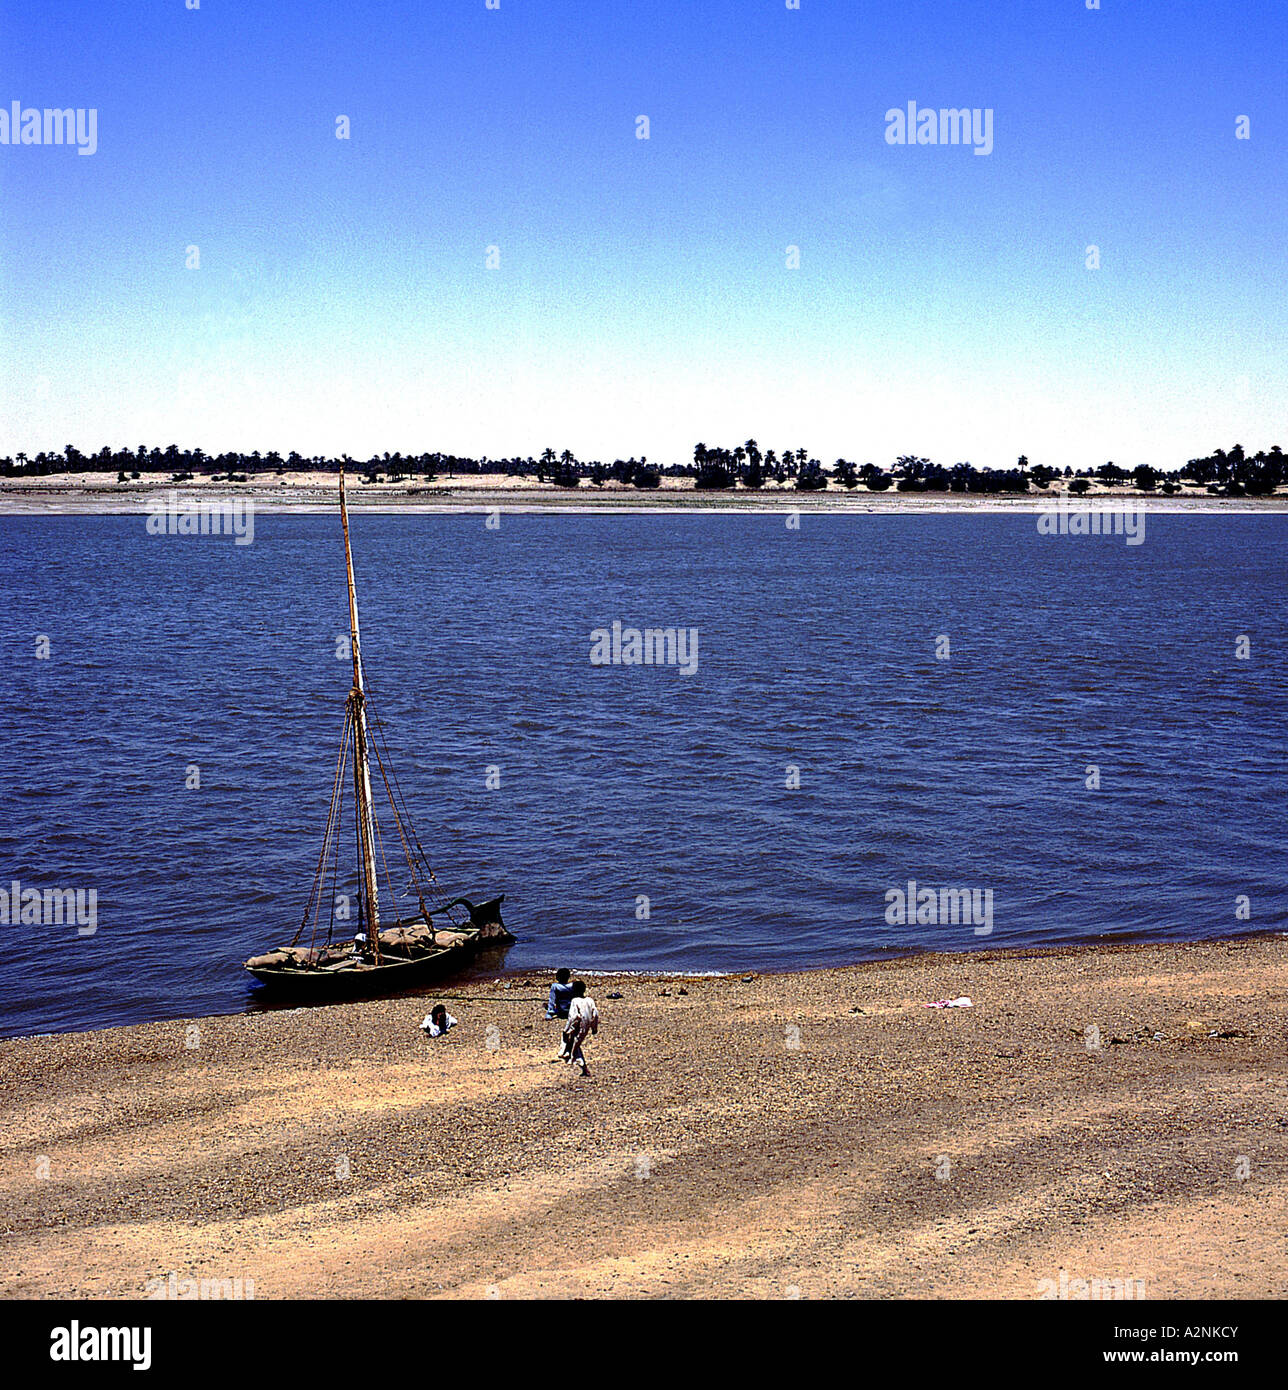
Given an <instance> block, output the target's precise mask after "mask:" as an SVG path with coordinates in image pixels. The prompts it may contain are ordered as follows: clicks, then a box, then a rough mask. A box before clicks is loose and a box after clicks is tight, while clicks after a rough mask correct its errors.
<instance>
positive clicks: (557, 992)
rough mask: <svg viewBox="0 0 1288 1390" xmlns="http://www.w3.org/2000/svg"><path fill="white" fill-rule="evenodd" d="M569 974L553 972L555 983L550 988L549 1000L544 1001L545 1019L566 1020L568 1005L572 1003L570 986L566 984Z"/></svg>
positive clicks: (565, 971)
mask: <svg viewBox="0 0 1288 1390" xmlns="http://www.w3.org/2000/svg"><path fill="white" fill-rule="evenodd" d="M570 973H571V972H570V971H567V970H556V971H555V982H554V984H552V985H551V986H550V998H549V999H547V1000H546V1017H547V1018H567V1017H568V1005H569V1004H571V1003H572V986H571V985H570V984H569V983H568V976H569V974H570Z"/></svg>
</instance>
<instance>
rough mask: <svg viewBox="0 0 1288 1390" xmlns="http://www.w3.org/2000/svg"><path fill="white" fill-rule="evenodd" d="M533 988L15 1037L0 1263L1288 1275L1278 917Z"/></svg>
mask: <svg viewBox="0 0 1288 1390" xmlns="http://www.w3.org/2000/svg"><path fill="white" fill-rule="evenodd" d="M543 985H544V982H543V981H540V980H538V979H537V978H536V977H530V978H529V979H528V980H526V981H525V980H524V979H523V978H521V977H518V978H514V979H512V980H510V981H509V982H508V987H506V984H505V983H504V982H500V981H497V982H492V981H487V982H484V983H481V984H478V985H473V986H470V987H468V988H466V989H463V990H462V989H460V988H456V989H451V988H450V987H449V988H448V989H447V990H446V991H445V992H447V993H450V994H453V995H456V996H460V995H463V996H465V997H453V998H451V999H450V1001H449V1007H450V1008H451V1011H452V1012H453V1014H455V1016H456V1017H457V1018H458V1019H459V1020H460V1025H459V1027H458V1028H456V1029H454V1030H453V1032H452V1033H451V1034H449V1035H448V1037H447V1038H446V1039H443V1040H441V1041H430V1040H428V1039H426V1038H425V1037H423V1036H422V1035H421V1034H420V1033H419V1032H418V1031H417V1028H416V1025H417V1023H418V1022H419V1021H420V1018H421V1017H422V1016H423V1014H424V1012H425V1010H426V1006H427V1002H428V1001H427V1000H424V999H401V1000H388V1001H376V1002H369V1003H353V1004H343V1005H336V1006H333V1007H329V1008H325V1009H310V1010H296V1011H291V1012H285V1011H282V1012H260V1013H251V1014H245V1015H238V1016H233V1017H220V1018H212V1019H206V1020H199V1021H188V1020H185V1021H179V1022H173V1023H156V1024H148V1025H142V1026H136V1027H129V1028H119V1029H111V1030H106V1031H102V1032H96V1033H85V1034H67V1035H59V1036H54V1037H49V1038H43V1039H34V1038H24V1039H12V1040H9V1041H6V1042H4V1043H0V1086H2V1087H3V1094H4V1096H5V1113H4V1118H3V1121H2V1123H0V1228H2V1229H3V1232H4V1235H3V1245H2V1247H0V1280H2V1284H0V1287H2V1288H3V1291H4V1293H5V1295H6V1296H9V1297H72V1296H90V1297H116V1298H120V1297H126V1298H129V1297H141V1296H143V1295H144V1294H145V1293H146V1292H147V1291H148V1289H149V1281H150V1280H151V1281H160V1280H166V1281H168V1279H169V1275H170V1274H171V1272H173V1273H174V1274H175V1275H176V1276H177V1278H178V1279H186V1278H193V1279H197V1280H201V1279H210V1280H233V1281H237V1280H240V1281H242V1283H241V1285H240V1286H239V1287H240V1288H241V1289H242V1290H245V1289H246V1288H247V1281H251V1286H252V1287H253V1293H254V1296H255V1297H256V1298H280V1297H313V1298H317V1297H351V1296H367V1297H385V1296H396V1295H410V1296H416V1297H420V1296H428V1297H436V1296H444V1297H500V1298H518V1297H533V1296H536V1297H603V1296H610V1297H612V1296H616V1297H624V1296H654V1297H655V1296H663V1297H666V1296H672V1297H695V1296H696V1297H709V1296H720V1297H734V1298H749V1297H769V1298H779V1297H787V1298H792V1297H805V1298H810V1297H830V1296H858V1297H865V1298H871V1297H934V1298H962V1297H967V1298H977V1297H984V1298H994V1297H1001V1298H1015V1299H1033V1298H1038V1297H1042V1296H1057V1297H1058V1296H1078V1295H1079V1294H1080V1293H1084V1292H1091V1293H1092V1294H1093V1295H1095V1294H1109V1295H1112V1294H1113V1293H1124V1292H1125V1293H1127V1294H1128V1295H1130V1296H1132V1297H1138V1296H1143V1297H1145V1298H1166V1297H1182V1298H1208V1297H1222V1298H1224V1297H1251V1296H1259V1297H1283V1296H1284V1294H1285V1292H1288V1088H1285V1084H1284V1083H1285V1074H1286V1071H1288V1067H1286V1063H1288V1027H1286V1026H1285V1018H1286V1016H1288V941H1286V940H1284V939H1282V938H1280V937H1257V938H1248V939H1244V940H1242V941H1238V942H1226V943H1207V944H1199V945H1185V946H1160V945H1142V946H1106V947H1092V948H1085V949H1077V950H1067V951H1065V950H1062V951H1056V952H1045V953H1044V952H992V953H987V954H984V955H976V956H944V955H940V956H920V957H913V958H908V959H903V960H896V961H892V962H887V963H881V964H873V965H863V966H855V967H850V968H845V969H837V970H824V971H814V972H808V973H800V974H791V975H761V976H756V977H755V978H753V979H750V980H747V981H745V980H743V979H742V978H740V977H734V978H720V979H691V980H684V981H677V980H675V979H670V980H651V979H641V978H638V977H622V978H618V979H610V978H598V979H595V980H594V981H593V982H592V992H593V993H594V994H595V995H596V996H597V998H598V1000H599V1004H600V1009H601V1012H602V1014H603V1017H604V1026H603V1028H602V1030H601V1032H600V1035H599V1037H598V1038H597V1039H595V1040H594V1041H593V1042H592V1044H591V1046H590V1049H589V1053H590V1063H591V1070H592V1075H591V1076H590V1077H589V1078H586V1079H582V1078H580V1077H577V1076H574V1075H573V1074H571V1073H570V1071H569V1069H568V1068H567V1067H566V1066H564V1065H561V1064H557V1063H552V1062H551V1060H550V1059H551V1058H552V1057H553V1055H554V1051H555V1045H556V1033H555V1029H556V1025H555V1024H548V1023H546V1022H545V1020H544V1016H543V1015H544V1011H543V1009H542V1008H541V1005H540V1004H539V1003H537V1002H535V1001H536V1000H537V998H538V997H539V996H540V995H542V994H543ZM682 991H683V992H682ZM612 994H620V995H621V996H622V997H621V998H619V999H612V998H609V997H608V996H610V995H612ZM961 995H969V996H970V997H971V999H972V1000H973V1005H974V1006H973V1007H972V1008H969V1009H966V1008H962V1009H942V1010H941V1009H931V1008H926V1007H925V1004H926V1003H927V1002H928V1001H932V1000H938V999H943V998H947V997H956V996H961ZM1078 1281H1086V1283H1085V1284H1080V1283H1079V1282H1078ZM1092 1281H1105V1282H1101V1283H1093V1282H1092ZM151 1287H152V1288H153V1289H155V1288H157V1287H158V1284H157V1283H155V1282H154V1283H153V1284H152V1285H151Z"/></svg>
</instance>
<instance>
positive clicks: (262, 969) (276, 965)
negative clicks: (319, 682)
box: [246, 469, 514, 998]
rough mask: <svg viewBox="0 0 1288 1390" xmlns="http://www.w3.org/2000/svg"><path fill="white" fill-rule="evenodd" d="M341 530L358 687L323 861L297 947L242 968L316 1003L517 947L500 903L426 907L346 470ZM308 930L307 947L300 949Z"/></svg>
mask: <svg viewBox="0 0 1288 1390" xmlns="http://www.w3.org/2000/svg"><path fill="white" fill-rule="evenodd" d="M340 524H341V527H342V529H343V531H344V560H345V567H346V570H347V572H348V577H349V640H350V645H351V647H352V654H353V686H352V688H351V689H350V691H349V695H348V698H347V699H346V701H345V720H344V735H343V737H342V739H341V743H340V754H339V757H338V759H337V763H336V772H335V782H334V784H333V786H332V790H331V809H330V812H329V814H328V816H327V825H326V833H325V834H324V836H323V839H322V853H321V855H320V856H319V858H318V867H317V871H316V873H315V874H314V877H313V887H312V889H311V890H310V893H309V899H308V902H307V903H306V904H305V908H304V916H303V918H302V919H301V921H300V926H299V929H298V930H297V931H296V933H295V936H294V938H293V940H292V941H291V944H290V945H289V946H279V947H277V949H276V950H272V951H269V952H267V953H266V954H264V955H260V956H252V957H251V959H250V960H248V961H247V962H246V969H247V970H249V971H250V973H251V974H252V975H254V976H255V978H256V979H257V980H259V981H261V982H262V983H263V984H265V985H267V986H268V987H270V988H271V989H273V990H275V991H277V992H280V993H290V994H293V995H298V996H302V997H316V998H325V997H331V996H339V995H347V994H358V993H362V994H367V993H377V992H386V991H390V990H397V989H403V988H405V987H407V986H412V985H416V984H419V983H420V982H421V981H427V980H430V979H433V978H435V977H438V976H442V975H444V974H447V973H450V972H451V971H453V970H456V969H459V968H460V967H461V966H463V965H465V964H467V963H468V961H469V959H470V958H471V957H472V956H473V955H474V954H475V953H476V952H477V951H479V950H480V949H481V948H483V947H487V946H499V945H504V944H505V943H507V942H510V941H513V940H514V937H513V936H511V935H510V933H509V932H508V931H507V930H506V927H505V924H504V923H503V922H502V921H501V903H502V902H503V901H504V895H502V896H500V897H495V898H490V899H488V900H487V901H486V902H482V903H479V904H477V905H476V904H475V903H472V902H471V901H470V900H469V899H468V898H459V897H458V898H452V899H451V900H450V901H448V902H445V903H442V904H441V905H440V906H437V907H434V908H430V907H429V906H427V904H426V901H425V895H426V892H434V893H437V892H438V891H440V890H439V889H438V881H437V879H436V878H435V877H434V871H433V869H432V868H430V865H429V861H428V859H427V857H426V855H425V851H424V849H423V848H422V847H421V843H420V840H419V838H418V837H417V835H416V832H415V830H414V828H413V827H412V824H411V820H410V817H409V816H408V814H407V806H406V802H405V801H404V800H403V798H402V792H401V789H400V788H399V786H398V780H397V777H396V776H395V774H394V772H393V769H392V767H391V766H390V764H389V757H388V751H389V750H388V747H387V746H386V745H385V743H384V737H383V729H382V726H381V724H380V720H379V718H378V717H377V716H376V715H375V713H374V711H373V710H372V709H371V701H370V697H369V696H368V693H367V686H366V672H365V669H364V667H363V663H362V645H361V641H360V637H359V632H358V597H357V590H356V588H355V586H354V581H353V551H352V549H351V548H350V545H349V513H348V509H347V508H346V506H345V500H344V470H343V469H341V471H340ZM369 713H370V714H371V719H370V720H369V719H368V714H369ZM373 726H374V732H375V735H376V737H375V738H374V739H373V737H372V734H373ZM372 752H374V753H375V756H376V767H377V770H378V772H379V774H380V777H381V780H382V782H383V784H384V789H385V791H386V793H387V796H388V801H389V808H390V810H391V811H392V813H393V821H394V825H395V827H396V828H397V831H398V838H399V841H400V842H401V846H402V850H403V856H404V858H405V859H406V862H407V868H408V870H409V872H410V875H411V879H410V883H409V884H408V885H407V888H406V890H405V892H406V893H409V894H414V896H415V899H416V903H417V905H418V910H417V911H414V912H412V913H410V914H409V915H408V916H406V917H405V918H404V917H399V916H398V915H397V913H396V912H395V914H394V916H393V917H392V918H391V919H390V920H388V921H385V922H382V921H381V915H380V902H381V886H380V882H379V875H378V873H377V860H378V859H379V861H380V863H381V865H382V866H383V868H384V871H385V886H386V887H387V888H388V890H389V895H388V901H389V903H391V904H394V903H396V900H397V894H396V893H395V891H394V887H393V882H392V879H391V878H390V875H389V867H388V861H387V860H386V858H385V853H384V843H383V840H382V838H381V834H380V823H379V820H378V819H377V816H376V807H375V800H374V798H373V796H372V790H371V785H372V778H371V753H372ZM350 760H352V768H351V775H352V779H353V798H354V822H355V830H356V840H357V852H358V860H359V864H358V867H359V875H358V892H357V919H356V924H357V931H356V933H355V934H354V935H353V937H352V939H346V936H345V934H346V933H347V930H348V927H349V926H351V925H352V924H353V919H352V918H349V919H348V920H347V921H345V922H344V926H343V930H342V931H341V933H340V935H341V938H342V939H340V940H337V939H336V936H337V916H338V914H337V911H336V903H337V894H336V886H337V875H338V862H339V851H340V841H341V838H342V836H341V822H342V820H343V814H342V813H343V809H344V807H343V803H344V790H345V785H346V782H347V780H348V777H347V776H346V771H347V765H348V764H349V762H350ZM328 882H329V886H328ZM324 906H325V907H326V911H325V913H324ZM324 917H325V921H324ZM310 924H311V925H312V930H311V934H310V938H309V944H308V945H307V946H304V945H301V944H300V943H301V941H302V939H303V937H304V934H305V932H306V931H307V930H309V928H310Z"/></svg>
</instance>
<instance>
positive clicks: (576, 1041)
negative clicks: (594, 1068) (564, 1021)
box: [559, 980, 599, 1076]
mask: <svg viewBox="0 0 1288 1390" xmlns="http://www.w3.org/2000/svg"><path fill="white" fill-rule="evenodd" d="M598 1032H599V1010H598V1009H597V1008H596V1007H595V1001H594V1000H593V999H592V998H591V997H590V995H588V994H587V993H586V982H585V980H574V981H573V982H572V1003H571V1004H570V1005H569V1006H568V1026H567V1027H566V1028H565V1029H564V1034H563V1041H564V1045H563V1051H562V1052H561V1053H560V1054H559V1055H560V1056H561V1057H564V1056H566V1059H567V1062H568V1065H569V1066H572V1065H573V1063H574V1062H575V1063H576V1064H577V1065H578V1066H579V1067H580V1068H581V1074H582V1075H583V1076H589V1075H590V1068H589V1067H588V1066H587V1065H586V1054H585V1053H584V1052H583V1051H582V1043H584V1042H585V1041H586V1039H587V1038H588V1037H590V1035H591V1034H592V1033H598Z"/></svg>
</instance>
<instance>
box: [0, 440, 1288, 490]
mask: <svg viewBox="0 0 1288 1390" xmlns="http://www.w3.org/2000/svg"><path fill="white" fill-rule="evenodd" d="M342 465H343V466H344V467H345V468H347V469H349V470H351V471H353V472H356V473H357V474H358V476H359V478H360V479H361V481H362V482H364V483H367V484H377V483H405V482H410V483H414V482H417V481H421V482H430V481H432V480H433V479H435V478H438V477H442V476H461V475H470V474H496V475H501V476H505V477H519V478H534V479H535V480H536V481H537V482H539V483H549V484H552V485H554V486H555V487H564V488H577V487H581V486H582V485H583V484H586V485H588V486H590V487H595V488H600V487H603V486H605V485H606V484H612V485H614V486H617V487H635V488H641V489H651V488H657V487H660V486H661V482H662V479H663V478H664V477H670V478H692V479H693V485H694V487H695V488H697V489H699V490H701V491H719V490H733V489H743V490H747V491H753V492H754V491H761V490H763V489H766V488H771V489H775V490H782V489H786V488H789V489H792V490H795V491H798V492H821V491H823V490H825V489H839V490H843V491H849V492H853V491H855V490H857V489H859V488H863V489H866V490H868V491H870V492H884V491H886V490H888V489H890V488H893V489H894V490H895V491H897V492H957V493H1002V492H1009V493H1017V492H1018V493H1024V492H1029V491H1030V490H1037V491H1039V492H1044V491H1047V490H1048V489H1049V488H1050V487H1051V486H1052V484H1056V483H1061V482H1062V483H1063V484H1064V487H1065V488H1066V489H1067V490H1068V491H1069V492H1070V493H1073V494H1074V495H1078V494H1081V493H1086V492H1088V491H1089V490H1090V489H1091V488H1092V487H1093V486H1097V487H1101V488H1123V489H1132V490H1135V491H1138V492H1145V493H1151V492H1155V491H1158V492H1162V493H1165V494H1170V493H1174V492H1177V491H1178V490H1179V489H1180V488H1181V487H1182V486H1185V485H1189V486H1199V487H1203V488H1205V489H1206V491H1207V492H1208V493H1209V494H1211V495H1213V496H1228V497H1243V496H1250V497H1258V496H1261V497H1265V496H1270V495H1271V494H1273V493H1274V491H1275V489H1276V488H1278V487H1282V486H1285V485H1288V463H1286V461H1285V456H1284V454H1283V451H1282V450H1281V449H1280V447H1279V445H1277V444H1276V445H1274V446H1273V447H1272V448H1270V449H1268V450H1261V451H1259V452H1258V453H1255V454H1249V453H1247V452H1245V450H1244V448H1243V446H1242V445H1240V444H1236V445H1234V447H1233V448H1231V449H1230V450H1228V451H1227V450H1225V449H1217V450H1216V451H1215V452H1214V453H1212V454H1209V455H1206V456H1203V457H1199V458H1192V459H1189V460H1188V461H1187V462H1186V463H1185V464H1183V465H1181V466H1180V467H1179V468H1177V469H1176V470H1174V471H1170V472H1168V471H1163V470H1160V469H1156V468H1154V467H1152V466H1151V465H1149V464H1137V465H1136V466H1135V467H1134V468H1124V467H1122V466H1120V465H1119V464H1116V463H1114V462H1112V461H1110V462H1108V463H1102V464H1099V465H1097V466H1096V467H1092V468H1083V469H1077V470H1075V469H1073V468H1070V467H1065V468H1063V469H1060V468H1054V467H1048V466H1047V465H1045V464H1040V463H1039V464H1030V462H1029V460H1028V458H1027V457H1026V456H1025V455H1023V454H1022V455H1020V457H1019V458H1018V459H1017V460H1016V462H1015V466H1014V467H1013V468H976V467H975V466H974V465H973V464H970V463H954V464H952V465H951V466H950V467H945V466H944V465H943V464H939V463H934V462H932V461H931V460H930V459H927V458H922V457H920V456H919V455H915V454H901V455H900V456H899V457H898V458H896V459H895V461H894V463H893V464H891V465H890V466H889V467H888V468H881V467H879V466H878V465H876V464H874V463H870V462H869V463H862V464H859V463H855V462H852V461H850V460H848V459H844V458H838V459H836V460H835V462H834V463H833V465H832V466H831V468H830V469H827V468H824V466H823V464H822V463H821V462H820V461H819V460H818V459H816V458H813V457H811V455H810V452H809V450H808V449H804V448H795V447H790V448H784V449H765V450H762V449H761V447H760V445H759V444H758V443H757V442H756V440H754V439H748V440H746V441H745V442H743V443H742V444H737V445H735V446H734V447H733V448H727V447H724V446H709V445H707V444H705V443H698V444H696V445H695V446H694V449H693V461H692V463H682V464H669V465H666V466H662V465H660V464H657V463H650V462H649V461H648V458H647V456H643V457H640V458H636V457H634V456H632V457H631V458H629V459H621V458H618V459H614V460H613V462H612V463H603V462H600V461H598V460H594V461H585V460H580V459H578V458H577V457H576V456H575V454H574V453H573V452H572V450H570V449H564V450H563V451H562V452H559V453H557V452H556V451H555V450H554V449H553V448H549V447H548V448H546V449H544V450H542V452H541V453H540V454H539V455H536V456H533V455H529V456H528V457H526V458H524V457H518V456H514V457H509V458H489V457H488V456H487V455H486V454H485V455H483V456H481V457H479V458H469V457H462V456H460V455H457V454H447V453H423V454H402V453H388V452H386V453H383V454H373V455H371V457H369V458H367V459H364V460H355V459H352V458H350V457H349V455H348V454H341V455H339V456H338V457H329V456H322V455H313V456H305V455H302V454H299V453H297V452H295V451H294V450H292V451H291V452H290V453H288V454H287V455H286V456H285V457H283V456H282V455H281V454H279V453H278V452H277V451H276V450H270V451H269V452H267V453H264V454H261V453H260V452H259V451H258V450H256V451H255V452H254V453H250V454H246V453H241V452H228V453H221V454H207V453H206V452H205V451H204V450H202V449H181V448H180V447H179V446H178V445H177V444H170V445H167V446H166V447H165V448H164V449H160V448H151V447H149V446H147V445H145V444H140V445H139V446H138V447H137V448H135V449H133V450H131V449H113V448H112V447H111V446H110V445H109V446H104V447H103V448H102V449H100V450H99V451H98V452H97V453H94V454H86V453H82V452H81V450H80V449H78V448H77V447H76V446H75V445H72V444H68V445H66V446H65V448H64V449H63V450H62V451H61V452H57V451H54V452H48V451H44V452H39V453H36V454H32V455H28V454H27V453H25V452H21V451H20V452H18V453H16V454H14V455H13V456H12V457H0V477H6V478H41V477H51V476H57V475H58V474H66V473H88V472H103V473H111V472H114V473H115V474H116V475H117V480H118V482H129V481H132V480H137V479H141V478H142V477H144V476H145V475H147V476H155V475H158V474H167V475H168V476H169V478H170V479H171V480H172V481H175V482H186V481H189V480H191V479H193V478H195V477H196V476H197V475H198V474H201V475H205V476H209V477H211V478H212V479H214V480H215V481H228V482H238V483H240V482H248V481H250V480H251V479H252V478H262V477H264V476H265V475H268V476H277V477H283V476H285V475H286V474H288V473H307V472H324V473H334V472H337V471H338V470H339V468H340V467H341V466H342Z"/></svg>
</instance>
